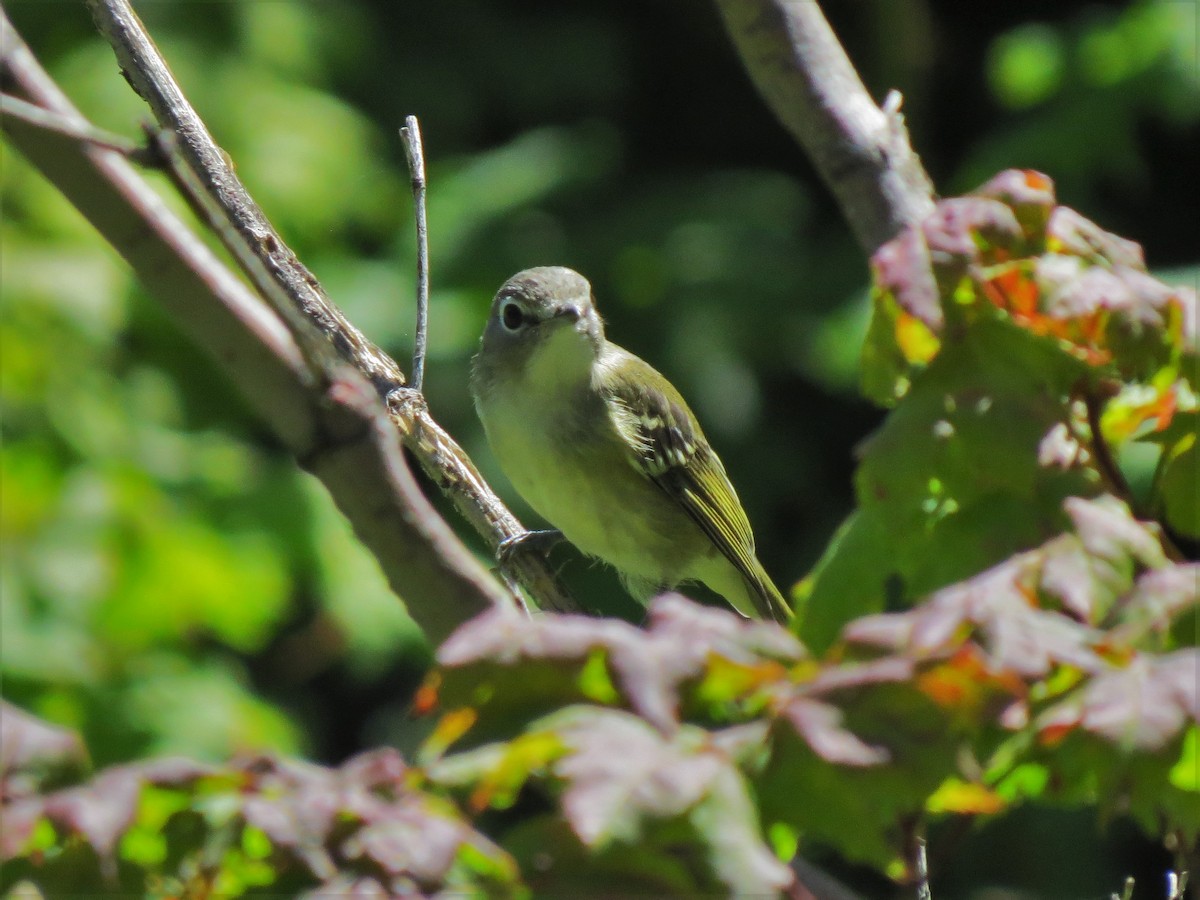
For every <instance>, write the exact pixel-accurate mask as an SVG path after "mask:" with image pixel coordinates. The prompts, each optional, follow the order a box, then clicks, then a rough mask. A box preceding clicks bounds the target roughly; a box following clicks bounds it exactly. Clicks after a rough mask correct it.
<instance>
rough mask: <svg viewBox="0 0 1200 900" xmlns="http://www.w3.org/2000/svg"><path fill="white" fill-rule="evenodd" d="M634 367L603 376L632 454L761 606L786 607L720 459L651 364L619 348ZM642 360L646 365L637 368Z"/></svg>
mask: <svg viewBox="0 0 1200 900" xmlns="http://www.w3.org/2000/svg"><path fill="white" fill-rule="evenodd" d="M618 364H619V365H621V366H622V367H631V366H632V367H635V368H634V369H633V370H632V371H628V370H627V371H625V372H623V373H622V374H623V375H625V376H626V377H622V378H618V379H611V378H610V379H608V380H607V381H608V382H609V385H610V386H608V387H606V390H607V396H606V398H605V399H606V400H607V401H608V402H609V403H610V404H613V405H614V408H615V410H616V412H617V414H616V415H615V416H614V421H616V423H617V427H618V429H619V430H620V431H621V432H622V436H623V437H624V438H625V440H624V442H623V443H624V444H625V446H626V447H627V448H628V454H629V462H630V464H631V465H633V466H634V468H636V469H637V470H638V471H639V472H641V473H642V474H643V475H645V476H646V477H647V478H648V479H650V480H651V481H653V482H654V483H655V484H656V485H658V487H659V488H661V489H662V490H663V491H664V492H665V493H666V494H667V496H668V497H670V498H671V499H672V500H674V501H675V502H676V503H678V504H679V506H680V507H681V508H682V509H683V510H684V511H685V512H686V513H687V514H688V516H689V517H690V518H691V519H692V521H694V522H695V523H696V524H697V525H699V526H700V528H701V530H702V531H703V532H704V533H705V534H706V535H707V536H708V538H709V540H711V541H712V542H713V545H714V546H715V547H716V548H717V549H718V550H719V551H720V552H721V554H722V555H723V556H724V557H725V558H726V559H728V560H729V561H730V562H731V563H733V565H734V566H735V567H736V568H737V570H738V571H739V572H740V573H741V574H742V576H743V577H744V578H745V579H746V580H747V582H748V583H749V584H750V585H751V586H752V587H753V588H754V591H755V592H756V593H758V594H759V595H760V602H759V603H758V606H759V607H760V611H761V612H762V613H763V614H764V615H767V616H769V617H772V618H779V617H780V615H781V614H783V615H786V609H787V607H786V604H785V603H784V601H783V598H782V597H781V596H780V595H779V591H778V590H777V589H776V588H775V586H774V585H773V584H772V583H771V581H770V578H768V577H767V575H766V573H765V572H763V570H762V566H761V565H760V564H759V562H758V560H757V558H756V557H755V553H754V533H753V532H752V531H751V529H750V522H749V520H748V519H747V518H746V514H745V512H744V511H743V510H742V506H741V504H740V503H739V502H738V499H737V494H736V492H735V491H734V489H733V485H732V483H731V482H730V481H729V476H728V475H726V474H725V467H724V466H723V465H722V464H721V460H720V459H719V458H718V457H717V455H716V453H714V452H713V450H712V448H711V447H709V445H708V441H707V440H706V439H705V437H704V434H703V432H701V430H700V426H699V424H698V423H697V422H696V419H695V417H694V416H693V415H692V413H691V411H690V410H689V409H688V408H687V404H686V403H684V401H683V398H682V397H680V396H679V394H678V392H677V391H676V390H675V389H674V388H673V387H671V385H670V383H669V382H667V381H666V379H664V378H663V377H662V376H661V375H659V374H658V373H657V372H656V371H655V370H654V369H653V368H651V367H650V365H649V364H648V363H646V362H644V361H643V360H641V359H638V358H637V357H636V356H633V355H632V354H628V353H622V357H621V359H620V360H619V361H618ZM638 367H644V369H645V370H649V371H648V372H646V371H640V372H639V371H637V368H638Z"/></svg>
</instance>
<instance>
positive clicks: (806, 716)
mask: <svg viewBox="0 0 1200 900" xmlns="http://www.w3.org/2000/svg"><path fill="white" fill-rule="evenodd" d="M782 716H783V718H784V719H786V720H787V721H788V722H790V723H791V725H792V727H793V728H795V729H796V733H797V734H798V735H800V737H801V738H802V739H803V740H804V741H805V742H806V743H807V744H808V746H809V747H811V748H812V750H813V752H814V753H816V754H817V756H819V757H821V758H822V759H824V760H825V761H826V762H831V763H837V764H839V765H845V766H874V765H880V764H881V763H885V762H887V760H888V752H887V750H885V749H883V748H882V747H872V746H870V745H868V744H866V743H864V742H863V741H861V740H860V739H859V738H857V737H856V736H855V735H854V734H852V733H851V732H850V731H848V730H847V729H846V728H845V727H844V726H843V725H842V720H843V718H844V716H843V715H842V711H841V710H840V709H838V708H837V707H836V706H830V705H829V704H827V703H821V702H819V701H816V700H811V699H808V698H806V697H796V698H794V699H792V700H791V701H789V702H788V704H787V705H786V706H785V707H784V708H783V711H782Z"/></svg>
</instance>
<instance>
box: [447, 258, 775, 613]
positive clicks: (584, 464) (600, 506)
mask: <svg viewBox="0 0 1200 900" xmlns="http://www.w3.org/2000/svg"><path fill="white" fill-rule="evenodd" d="M470 390H471V394H472V398H473V400H474V403H475V408H476V411H477V413H478V415H479V418H480V420H481V422H482V424H483V429H484V433H485V435H486V437H487V440H488V444H489V445H490V447H491V449H492V452H493V454H494V455H495V457H496V459H497V461H498V462H499V464H500V468H501V469H502V471H503V472H504V474H505V475H506V476H507V477H508V479H509V480H510V481H511V482H512V484H513V486H514V487H515V488H516V490H517V492H518V493H520V495H521V496H522V497H523V498H524V499H525V501H526V502H527V503H528V504H529V505H530V506H531V507H532V508H533V509H534V511H535V512H537V513H538V514H539V515H540V516H542V517H543V518H544V519H546V520H547V521H548V522H549V523H550V524H551V525H552V526H554V528H555V529H557V531H558V532H561V534H562V536H563V537H565V538H566V539H567V540H568V541H570V542H571V543H572V544H574V545H575V546H576V547H577V548H578V549H579V550H580V551H582V552H583V553H584V554H586V555H588V556H591V557H594V558H596V559H599V560H601V561H603V562H605V563H607V564H609V565H611V566H612V567H613V568H614V569H616V571H617V573H618V575H619V576H620V578H621V580H622V582H623V584H624V585H625V588H626V589H627V590H628V591H629V593H630V594H632V595H633V596H634V597H635V598H637V599H639V600H641V601H643V602H645V601H647V600H648V599H649V598H650V597H651V596H653V595H654V594H656V593H658V592H661V591H664V590H668V589H671V588H674V587H676V586H678V585H680V584H682V583H685V582H700V583H702V584H704V585H706V586H707V587H708V588H709V589H711V590H712V591H714V592H715V593H717V594H719V595H721V596H722V597H723V598H725V600H727V601H728V602H729V603H730V604H731V605H732V606H733V607H734V609H736V610H737V611H738V612H739V613H741V614H742V615H744V616H747V617H753V618H764V619H773V620H775V621H778V622H786V621H788V619H790V617H791V610H790V608H789V606H788V603H787V601H786V600H785V599H784V597H783V595H782V594H781V593H780V591H779V589H778V588H777V587H776V586H775V584H774V582H773V581H772V580H771V578H770V576H769V575H767V573H766V571H765V570H764V569H763V567H762V564H761V563H760V562H759V561H758V558H757V556H756V554H755V547H754V534H753V532H752V531H751V528H750V522H749V520H748V519H747V517H746V513H745V512H744V511H743V509H742V505H741V503H740V502H739V501H738V498H737V493H736V492H735V491H734V488H733V485H732V484H731V483H730V480H729V477H728V476H727V475H726V473H725V467H724V466H723V465H722V463H721V460H720V459H719V458H718V457H717V454H716V453H715V452H714V451H713V449H712V447H711V446H710V445H709V442H708V440H707V439H706V438H705V436H704V433H703V431H701V428H700V424H699V423H698V422H697V420H696V417H695V416H694V415H693V414H692V412H691V410H690V409H689V408H688V405H687V403H686V402H684V399H683V397H682V396H680V394H679V392H678V391H677V390H676V389H675V388H674V387H673V386H672V385H671V383H670V382H669V381H668V380H667V379H666V378H665V377H664V376H663V375H661V374H660V373H659V372H658V371H657V370H655V369H654V368H653V367H652V366H651V365H650V364H649V363H647V362H645V361H643V360H642V359H640V358H638V357H637V356H635V355H634V354H632V353H630V352H629V351H627V350H625V349H623V348H621V347H619V346H617V345H616V344H615V343H613V342H611V341H609V340H608V339H607V338H606V337H605V332H604V323H603V321H602V320H601V318H600V315H599V313H598V312H597V310H596V304H595V299H594V297H593V294H592V288H591V285H590V283H589V282H588V280H587V279H586V278H584V277H583V276H582V275H580V274H579V273H578V272H575V271H574V270H572V269H569V268H565V267H562V266H539V267H536V268H531V269H526V270H524V271H521V272H518V273H517V274H516V275H514V276H512V277H511V278H509V279H508V280H507V281H505V282H504V284H503V285H502V286H501V287H500V289H499V291H497V293H496V295H495V298H494V299H493V301H492V305H491V310H490V313H489V315H488V319H487V324H486V326H485V328H484V331H483V336H482V338H481V340H480V346H479V352H478V353H477V354H476V355H475V357H474V359H473V361H472V366H471V376H470Z"/></svg>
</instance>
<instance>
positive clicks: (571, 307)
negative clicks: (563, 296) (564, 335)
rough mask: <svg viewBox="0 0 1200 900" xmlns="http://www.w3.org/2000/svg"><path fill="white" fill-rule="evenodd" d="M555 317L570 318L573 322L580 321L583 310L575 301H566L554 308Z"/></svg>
mask: <svg viewBox="0 0 1200 900" xmlns="http://www.w3.org/2000/svg"><path fill="white" fill-rule="evenodd" d="M554 318H556V319H570V320H571V321H572V322H578V321H579V320H580V319H582V318H583V310H582V309H581V308H580V307H579V306H578V305H577V304H575V303H564V304H562V305H561V306H557V307H555V309H554Z"/></svg>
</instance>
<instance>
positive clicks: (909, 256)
mask: <svg viewBox="0 0 1200 900" xmlns="http://www.w3.org/2000/svg"><path fill="white" fill-rule="evenodd" d="M871 268H872V269H873V270H874V273H875V283H876V284H878V285H879V287H880V288H882V289H883V290H885V291H890V292H891V293H892V294H894V295H895V297H896V302H897V303H899V304H900V308H901V309H903V310H904V311H905V312H907V313H909V314H910V315H912V316H915V317H916V318H917V319H919V320H920V321H922V322H924V323H925V324H926V325H927V326H929V328H930V329H931V330H933V331H935V332H940V331H941V330H942V325H943V324H944V322H945V318H944V316H943V314H942V304H941V300H940V298H939V294H938V286H937V283H936V282H935V281H934V279H933V269H932V266H931V261H930V258H929V247H928V246H926V244H925V239H924V236H923V235H922V234H921V232H920V231H919V230H917V229H915V228H908V229H905V230H904V231H902V232H901V233H900V234H899V235H897V236H896V237H894V238H893V239H892V240H890V241H888V242H887V243H886V244H884V245H883V246H882V247H880V248H879V249H878V250H876V251H875V254H874V255H873V256H872V257H871Z"/></svg>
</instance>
